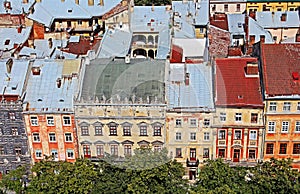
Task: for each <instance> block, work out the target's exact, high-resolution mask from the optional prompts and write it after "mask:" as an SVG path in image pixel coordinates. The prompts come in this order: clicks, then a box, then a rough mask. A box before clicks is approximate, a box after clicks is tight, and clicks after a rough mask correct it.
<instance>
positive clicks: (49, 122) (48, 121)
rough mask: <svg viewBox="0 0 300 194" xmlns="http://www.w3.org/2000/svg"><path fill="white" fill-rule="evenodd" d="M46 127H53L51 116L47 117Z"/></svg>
mask: <svg viewBox="0 0 300 194" xmlns="http://www.w3.org/2000/svg"><path fill="white" fill-rule="evenodd" d="M47 125H48V126H54V117H53V116H48V117H47Z"/></svg>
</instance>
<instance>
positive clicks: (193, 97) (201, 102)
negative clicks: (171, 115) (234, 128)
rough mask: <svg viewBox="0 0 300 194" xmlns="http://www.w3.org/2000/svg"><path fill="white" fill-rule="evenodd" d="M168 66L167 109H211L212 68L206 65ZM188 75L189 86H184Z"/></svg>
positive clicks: (212, 106)
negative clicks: (186, 74) (187, 74)
mask: <svg viewBox="0 0 300 194" xmlns="http://www.w3.org/2000/svg"><path fill="white" fill-rule="evenodd" d="M184 66H185V65H184V64H183V63H179V64H175V63H171V64H170V71H169V75H168V81H167V101H168V108H189V109H193V108H194V109H201V108H202V109H213V108H214V105H213V91H212V68H211V66H209V65H207V63H202V64H186V72H185V70H184V68H185V67H184ZM185 73H189V85H185V79H184V77H185Z"/></svg>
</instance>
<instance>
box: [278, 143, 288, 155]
mask: <svg viewBox="0 0 300 194" xmlns="http://www.w3.org/2000/svg"><path fill="white" fill-rule="evenodd" d="M286 148H287V144H286V143H281V144H280V149H279V154H286Z"/></svg>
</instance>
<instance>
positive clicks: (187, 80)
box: [184, 73, 190, 86]
mask: <svg viewBox="0 0 300 194" xmlns="http://www.w3.org/2000/svg"><path fill="white" fill-rule="evenodd" d="M184 83H185V85H186V86H188V85H190V73H185V76H184Z"/></svg>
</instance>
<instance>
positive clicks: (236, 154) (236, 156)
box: [233, 149, 241, 162]
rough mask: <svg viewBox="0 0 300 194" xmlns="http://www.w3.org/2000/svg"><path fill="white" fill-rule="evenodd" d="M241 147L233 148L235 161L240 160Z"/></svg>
mask: <svg viewBox="0 0 300 194" xmlns="http://www.w3.org/2000/svg"><path fill="white" fill-rule="evenodd" d="M240 152H241V150H240V149H234V150H233V162H239V161H240Z"/></svg>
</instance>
